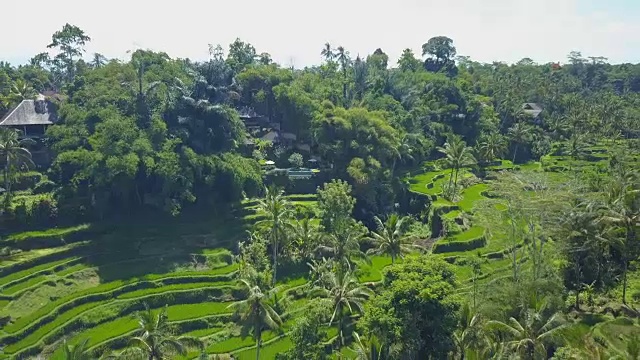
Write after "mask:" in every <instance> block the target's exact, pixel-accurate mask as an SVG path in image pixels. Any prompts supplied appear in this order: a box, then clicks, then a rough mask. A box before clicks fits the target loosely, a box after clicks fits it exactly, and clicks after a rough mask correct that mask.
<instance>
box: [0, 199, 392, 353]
mask: <svg viewBox="0 0 640 360" xmlns="http://www.w3.org/2000/svg"><path fill="white" fill-rule="evenodd" d="M290 200H291V201H292V202H293V203H294V205H295V206H296V208H297V209H298V211H314V210H313V209H314V207H315V196H314V195H308V196H306V195H301V196H300V195H298V196H291V199H290ZM256 205H257V202H256V201H246V202H245V203H244V204H243V205H242V206H241V207H240V208H239V209H237V210H236V211H235V212H234V216H233V218H234V219H235V220H233V221H231V220H228V221H225V222H224V226H221V225H223V224H221V223H220V222H215V221H211V219H210V218H209V217H207V218H206V219H204V220H193V221H191V222H190V223H186V224H185V223H180V224H177V223H176V224H171V223H167V224H166V226H163V227H161V228H160V227H157V221H155V222H154V224H156V226H155V227H148V228H147V229H144V226H139V225H138V226H135V227H131V228H129V227H126V226H124V228H122V229H118V228H115V227H114V228H113V229H112V230H111V231H109V230H106V231H105V230H104V229H101V230H100V234H99V235H95V234H93V233H92V232H91V231H92V228H91V226H89V225H83V226H78V227H73V228H67V229H54V230H48V231H46V232H32V233H22V234H17V235H14V236H12V237H8V238H5V240H3V242H6V244H9V243H12V244H16V243H18V242H36V241H40V240H42V239H44V238H47V239H49V238H56V237H60V236H67V237H68V236H80V235H79V234H85V233H86V236H87V239H89V238H91V241H78V242H75V243H73V244H68V245H64V244H62V243H60V244H58V243H57V242H56V243H55V244H56V245H59V246H50V247H42V248H39V249H34V250H24V251H23V252H21V253H19V254H18V255H17V256H16V257H15V258H12V259H6V260H3V261H2V262H1V263H0V344H2V346H3V347H4V349H3V353H2V354H0V359H14V358H15V359H26V358H28V357H30V356H35V355H38V354H42V355H43V356H44V357H45V358H50V359H63V358H64V357H63V352H62V348H61V347H60V345H61V343H62V340H63V339H65V340H66V341H67V343H69V344H71V345H75V344H78V343H79V342H81V341H83V340H84V339H89V340H88V346H89V347H90V348H91V349H92V350H94V351H95V353H96V354H102V353H104V352H110V351H112V350H118V349H122V348H123V347H125V346H126V345H127V341H128V338H129V337H130V336H132V334H133V333H134V332H135V330H136V329H137V326H138V324H137V321H136V320H135V318H134V317H132V314H134V313H135V312H136V311H139V310H141V309H142V308H143V305H142V304H143V302H144V303H147V304H148V305H149V306H150V307H151V308H152V309H160V308H162V307H164V306H165V305H166V306H167V310H168V317H169V320H170V322H171V324H172V325H174V326H175V328H176V329H177V331H178V334H186V335H190V336H196V337H198V338H200V339H202V340H203V341H204V342H205V343H206V344H207V347H206V351H207V352H208V353H210V354H224V353H233V354H234V356H236V358H240V359H244V358H252V357H253V358H255V342H254V340H253V339H252V338H251V337H244V338H243V337H241V336H240V333H239V327H238V325H237V324H235V323H233V322H232V321H231V312H232V311H231V310H230V309H229V305H230V304H232V303H233V302H234V301H236V300H239V299H241V298H242V297H243V296H244V294H243V292H242V291H239V286H238V283H237V280H236V278H235V273H236V271H237V264H235V263H234V262H233V256H232V251H233V250H235V248H234V247H235V246H236V244H237V241H238V240H241V237H242V236H244V235H245V234H246V232H245V231H246V229H248V227H249V226H250V225H251V224H253V223H254V222H255V221H257V220H259V216H258V215H256V213H255V209H256ZM141 228H143V229H141ZM74 234H75V235H74ZM390 263H391V261H390V259H389V258H386V257H374V258H373V259H372V262H371V264H363V266H362V267H361V268H360V270H359V273H358V274H359V277H360V279H361V281H363V282H375V281H380V280H381V278H382V269H383V267H385V266H387V265H389V264H390ZM305 276H306V273H305V274H300V275H299V276H296V275H293V276H289V277H288V278H287V280H286V281H285V282H283V283H280V284H279V285H283V289H284V290H283V291H284V292H287V291H290V290H291V289H296V288H299V287H300V286H305V284H306V283H307V279H306V277H305ZM307 303H308V299H304V298H303V299H298V300H294V301H293V303H292V304H291V305H290V306H289V307H288V308H287V309H288V313H287V314H286V315H285V320H286V322H285V324H284V327H283V329H281V330H282V331H280V332H267V333H265V335H264V338H263V344H264V345H263V348H262V350H261V357H263V358H265V359H269V358H273V357H275V354H277V353H279V352H283V351H286V349H287V348H288V347H290V345H291V342H290V340H289V338H288V337H287V332H288V331H289V330H290V328H291V326H292V325H293V323H294V320H295V316H294V315H295V313H296V312H300V311H303V310H304V307H305V304H307ZM335 331H336V330H335V329H329V333H332V334H333V335H335ZM198 355H199V354H198V353H192V354H189V356H187V357H186V358H189V359H192V358H195V357H197V356H198Z"/></svg>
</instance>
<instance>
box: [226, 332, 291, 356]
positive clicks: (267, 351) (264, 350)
mask: <svg viewBox="0 0 640 360" xmlns="http://www.w3.org/2000/svg"><path fill="white" fill-rule="evenodd" d="M292 346H293V343H292V342H291V339H289V337H287V336H285V337H282V338H279V339H277V340H275V341H273V342H270V343H268V344H263V345H262V347H261V348H260V359H275V358H276V356H277V355H278V354H280V353H284V352H286V351H287V350H288V349H290V348H291V347H292ZM236 357H237V358H238V359H239V360H245V359H246V360H253V359H255V358H256V349H255V348H252V349H247V350H243V351H240V352H238V353H237V354H236Z"/></svg>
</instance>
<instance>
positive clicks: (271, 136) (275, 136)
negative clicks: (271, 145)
mask: <svg viewBox="0 0 640 360" xmlns="http://www.w3.org/2000/svg"><path fill="white" fill-rule="evenodd" d="M279 137H280V136H279V135H278V133H277V132H275V131H269V132H268V133H266V134H265V135H263V136H262V137H261V139H262V140H268V141H271V142H274V141H277V140H278V138H279Z"/></svg>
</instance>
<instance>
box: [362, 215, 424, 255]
mask: <svg viewBox="0 0 640 360" xmlns="http://www.w3.org/2000/svg"><path fill="white" fill-rule="evenodd" d="M409 220H410V219H409V218H408V217H406V216H400V215H398V214H395V213H394V214H391V215H390V216H389V217H388V218H387V220H386V221H384V222H383V221H382V220H380V218H379V217H377V216H376V217H374V221H375V223H376V228H377V230H376V231H375V232H372V233H371V240H373V242H374V243H375V246H376V247H375V248H373V249H370V250H369V251H367V253H371V254H388V255H390V256H391V264H394V263H395V260H396V258H397V257H400V258H402V257H403V256H404V254H408V253H410V252H411V250H413V249H417V246H416V245H413V244H412V243H411V237H410V236H407V235H406V231H407V226H408V225H409Z"/></svg>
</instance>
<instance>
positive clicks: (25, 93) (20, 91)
mask: <svg viewBox="0 0 640 360" xmlns="http://www.w3.org/2000/svg"><path fill="white" fill-rule="evenodd" d="M36 95H37V92H36V90H35V89H34V88H33V87H32V86H31V85H29V83H27V82H26V81H24V80H22V79H18V80H16V81H15V82H14V83H13V84H12V85H11V91H10V93H9V100H11V101H13V102H20V101H22V100H28V99H33V98H34V97H35V96H36Z"/></svg>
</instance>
